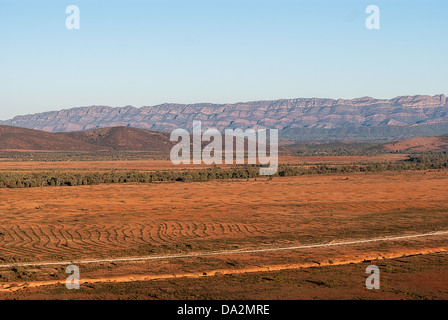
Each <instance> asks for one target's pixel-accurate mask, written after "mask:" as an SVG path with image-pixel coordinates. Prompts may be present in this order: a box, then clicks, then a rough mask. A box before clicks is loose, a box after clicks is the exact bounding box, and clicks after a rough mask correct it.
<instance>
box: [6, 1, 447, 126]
mask: <svg viewBox="0 0 448 320" xmlns="http://www.w3.org/2000/svg"><path fill="white" fill-rule="evenodd" d="M370 4H374V5H377V6H378V7H379V8H380V19H381V20H380V23H381V25H380V27H381V29H380V30H368V29H367V28H366V27H365V20H366V18H367V17H368V14H366V13H365V10H366V7H367V6H368V5H370ZM69 5H77V6H78V7H79V9H80V30H68V29H67V28H66V24H65V21H66V18H67V17H68V14H66V13H65V10H66V7H67V6H69ZM447 52H448V1H446V0H439V1H437V0H425V1H423V0H420V1H413V0H386V1H380V0H370V1H364V0H351V1H336V0H327V1H321V0H309V1H299V0H295V1H292V0H291V1H285V0H256V1H255V0H157V1H149V0H147V1H143V0H142V1H136V0H126V1H125V0H120V1H116V0H107V1H106V0H88V1H83V0H70V1H65V0H45V1H37V0H28V1H24V0H0V88H1V89H0V108H1V113H0V119H3V120H4V119H8V118H11V117H13V116H15V115H18V114H28V113H35V112H43V111H50V110H60V109H66V108H70V107H77V106H88V105H110V106H125V105H133V106H135V107H140V106H143V105H155V104H160V103H164V102H177V103H196V102H212V103H231V102H238V101H249V100H265V99H279V98H298V97H329V98H354V97H361V96H373V97H377V98H391V97H395V96H399V95H413V94H430V95H433V94H438V93H445V94H448V90H447V89H448V62H447V61H448V59H447V58H448V54H447Z"/></svg>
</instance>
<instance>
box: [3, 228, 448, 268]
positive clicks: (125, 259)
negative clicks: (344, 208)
mask: <svg viewBox="0 0 448 320" xmlns="http://www.w3.org/2000/svg"><path fill="white" fill-rule="evenodd" d="M442 235H448V231H437V232H430V233H420V234H413V235H400V236H391V237H383V238H373V239H360V240H350V241H341V242H333V241H332V242H330V243H319V244H310V245H301V246H290V247H275V248H263V249H246V250H244V249H243V250H233V251H213V252H199V253H191V254H175V255H161V256H155V255H153V256H140V257H123V258H109V259H88V260H73V261H53V262H26V263H10V264H0V268H12V267H38V266H41V267H42V266H52V265H70V264H93V263H107V262H114V263H116V262H133V261H149V260H170V259H179V258H192V257H210V256H225V255H236V254H253V253H266V252H278V251H292V250H301V249H314V248H324V247H334V246H348V245H354V244H365V243H372V242H385V241H401V240H408V239H416V238H424V237H434V236H442Z"/></svg>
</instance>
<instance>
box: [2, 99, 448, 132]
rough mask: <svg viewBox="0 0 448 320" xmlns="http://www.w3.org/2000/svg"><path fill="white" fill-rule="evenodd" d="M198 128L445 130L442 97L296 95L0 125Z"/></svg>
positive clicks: (447, 108) (49, 115)
mask: <svg viewBox="0 0 448 320" xmlns="http://www.w3.org/2000/svg"><path fill="white" fill-rule="evenodd" d="M194 120H200V121H202V127H203V128H206V127H216V128H218V129H220V130H223V129H225V128H241V129H247V128H269V129H274V128H275V129H279V130H280V136H281V137H282V138H285V139H289V140H296V141H319V140H322V141H332V140H340V141H355V140H356V141H369V140H378V141H390V140H398V139H403V138H408V137H416V136H435V135H441V134H445V133H448V101H447V98H446V96H445V95H443V94H440V95H435V96H427V95H417V96H401V97H396V98H394V99H374V98H371V97H363V98H357V99H351V100H344V99H323V98H299V99H282V100H272V101H253V102H245V103H235V104H210V103H200V104H169V103H165V104H161V105H156V106H144V107H140V108H135V107H132V106H126V107H116V108H114V107H108V106H90V107H78V108H71V109H65V110H60V111H50V112H44V113H37V114H32V115H22V116H16V117H15V118H13V119H10V120H6V121H0V125H9V126H18V127H24V128H30V129H37V130H43V131H47V132H73V131H85V130H90V129H97V128H107V127H116V126H127V127H135V128H142V129H148V130H151V131H159V132H170V131H172V130H174V129H176V128H184V129H187V130H189V131H191V129H192V123H193V121H194Z"/></svg>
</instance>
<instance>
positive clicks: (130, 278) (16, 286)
mask: <svg viewBox="0 0 448 320" xmlns="http://www.w3.org/2000/svg"><path fill="white" fill-rule="evenodd" d="M435 253H442V254H448V250H447V248H444V247H442V248H433V249H420V250H406V251H405V252H396V253H388V254H383V255H382V256H378V255H365V256H363V257H360V258H357V259H344V260H337V261H333V262H332V263H330V262H328V260H327V261H325V260H323V261H321V262H307V263H290V264H277V265H275V264H274V265H265V266H256V267H246V268H239V269H214V270H202V271H196V272H183V273H172V274H151V275H142V274H140V275H135V274H134V275H123V276H115V277H102V278H91V279H85V278H84V279H82V280H81V281H80V285H83V284H93V283H120V282H141V281H152V280H168V279H179V278H196V279H198V278H204V277H213V276H218V275H231V274H246V273H256V272H275V271H282V270H293V269H305V268H313V267H314V268H316V267H325V266H340V265H347V264H353V263H356V264H357V263H362V262H365V261H372V260H384V259H396V258H402V257H406V256H414V255H424V254H435ZM58 284H59V285H62V284H65V281H64V280H49V281H32V282H26V283H24V282H13V283H6V284H0V292H14V291H18V290H22V289H26V288H36V287H42V286H50V285H58Z"/></svg>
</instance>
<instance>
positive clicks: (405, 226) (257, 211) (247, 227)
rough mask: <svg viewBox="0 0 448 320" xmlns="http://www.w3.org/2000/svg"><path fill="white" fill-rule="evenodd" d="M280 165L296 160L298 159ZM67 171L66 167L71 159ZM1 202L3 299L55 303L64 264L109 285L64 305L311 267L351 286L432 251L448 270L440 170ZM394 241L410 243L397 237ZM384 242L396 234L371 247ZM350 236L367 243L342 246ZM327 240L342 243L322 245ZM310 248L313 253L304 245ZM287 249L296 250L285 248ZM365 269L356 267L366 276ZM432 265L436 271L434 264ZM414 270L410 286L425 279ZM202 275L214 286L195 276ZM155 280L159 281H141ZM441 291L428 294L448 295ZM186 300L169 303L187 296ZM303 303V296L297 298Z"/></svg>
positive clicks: (41, 193) (93, 191) (446, 186)
mask: <svg viewBox="0 0 448 320" xmlns="http://www.w3.org/2000/svg"><path fill="white" fill-rule="evenodd" d="M392 157H393V158H394V159H399V158H400V155H392V156H390V155H386V156H383V157H378V159H379V160H378V161H382V160H384V159H385V158H386V159H389V160H390V159H391V158H392ZM401 157H402V156H401ZM284 159H286V160H284V161H288V162H290V163H291V162H292V161H291V158H284ZM347 159H348V160H351V161H352V162H354V161H356V162H357V163H359V162H362V161H363V160H364V161H365V160H367V161H375V159H373V160H372V159H370V160H369V159H364V158H362V157H357V158H356V159H353V158H352V159H350V158H347V157H345V158H344V157H332V158H331V159H324V162H325V160H326V161H328V163H341V164H342V163H346V162H347ZM294 160H295V161H296V163H298V164H300V163H301V164H304V163H317V162H318V163H320V162H322V159H321V158H316V157H304V158H295V159H294ZM151 161H152V164H150V165H148V162H151ZM11 165H14V166H15V167H14V168H15V169H17V170H29V169H30V165H32V166H31V168H32V169H33V170H36V168H37V169H38V170H41V169H42V168H43V167H42V166H49V167H50V168H53V169H54V168H56V167H57V166H58V165H61V163H58V162H33V161H30V162H22V166H21V165H20V162H2V163H1V164H0V169H1V170H8V169H11ZM70 165H72V167H70V169H75V168H79V169H82V170H97V169H98V168H109V167H110V166H112V165H113V166H114V167H119V168H127V169H130V168H132V169H141V168H146V169H148V166H149V169H152V168H165V166H166V167H167V168H168V167H169V164H168V163H167V162H164V161H163V160H150V161H146V162H142V161H136V162H133V161H123V162H120V161H115V162H114V161H110V162H101V161H99V162H83V161H80V162H71V163H70ZM62 166H63V167H65V168H67V163H62ZM0 199H1V200H0V261H1V262H0V298H5V299H8V298H17V297H19V296H18V295H19V293H20V297H22V298H26V297H35V298H54V297H55V296H54V294H53V293H51V292H54V291H51V290H56V292H59V291H60V289H58V288H64V290H67V289H65V286H64V283H65V278H66V277H67V275H66V274H65V272H64V271H65V269H64V268H65V266H66V262H67V261H81V262H80V264H79V265H80V268H81V270H82V271H81V272H82V276H83V278H82V281H84V285H85V286H88V287H89V286H94V287H98V286H102V287H101V288H103V289H99V293H98V292H97V293H98V294H99V295H95V294H93V295H92V292H90V293H88V292H85V291H82V290H81V291H79V292H78V293H77V294H74V293H63V294H61V296H60V297H61V298H64V297H66V298H69V297H72V295H74V296H73V298H76V297H78V298H86V297H87V298H88V297H91V298H98V297H99V296H104V295H105V296H109V297H119V296H120V294H118V292H122V288H123V286H124V287H126V288H128V289H126V290H125V291H126V292H125V293H123V296H121V297H132V296H133V295H135V292H134V291H133V289H131V287H132V284H134V286H136V288H139V287H140V286H142V285H143V286H145V285H148V286H151V287H153V286H155V285H157V284H160V285H162V284H163V285H166V283H167V281H168V282H169V283H173V281H174V282H175V283H185V282H188V281H193V279H196V280H197V281H206V283H215V282H214V281H215V280H216V283H215V285H216V286H215V285H212V286H210V285H205V284H204V286H206V287H207V288H209V289H210V290H211V291H210V292H209V294H211V295H212V296H213V297H218V298H225V292H226V290H227V289H226V284H225V282H226V281H223V278H222V277H223V276H225V277H236V278H232V279H234V281H237V280H235V279H240V280H241V281H242V282H243V283H246V282H247V281H249V280H248V279H251V277H253V276H252V274H256V275H261V274H269V273H272V274H273V275H272V276H266V277H267V278H268V279H271V278H273V279H276V278H277V277H279V276H282V277H283V275H285V274H287V275H288V277H292V278H295V277H299V278H300V277H301V276H300V275H303V274H304V273H303V272H308V271H305V270H311V269H312V270H317V269H319V270H320V269H321V268H324V270H326V271H322V272H326V273H329V274H334V275H335V276H336V278H337V279H339V280H337V283H346V282H349V281H351V280H350V279H345V278H343V279H341V276H342V275H343V274H344V272H345V271H344V270H347V268H352V267H350V265H352V264H356V265H358V266H359V268H361V265H362V264H363V262H364V261H366V260H367V261H368V260H372V259H377V260H378V259H379V260H378V263H379V262H381V261H382V260H384V261H395V262H391V263H399V262H397V260H396V259H400V258H401V257H406V256H415V255H425V256H426V255H428V256H430V257H433V256H432V255H434V257H433V258H427V259H430V261H433V262H434V261H436V260H437V261H439V260H440V263H439V264H437V263H435V262H434V268H435V267H436V266H437V265H440V264H444V263H445V259H446V256H445V255H444V252H445V251H447V250H448V244H447V239H448V234H443V233H442V234H436V235H431V233H434V232H444V231H448V201H447V200H448V172H446V171H440V170H432V171H428V170H424V171H403V172H380V173H374V172H365V173H347V174H341V173H338V174H311V175H303V176H295V177H275V178H274V179H269V178H266V177H262V178H257V179H245V180H242V179H236V180H211V181H207V182H174V183H120V184H99V185H87V186H72V187H61V186H59V187H36V188H23V189H22V188H18V189H7V188H2V189H0ZM428 233H429V235H428V236H425V237H417V238H413V236H414V235H419V234H428ZM397 236H398V237H400V236H405V237H407V236H409V237H410V238H405V239H396V240H394V237H397ZM388 237H390V238H392V239H390V240H387V241H378V242H363V241H364V240H368V239H386V238H388ZM351 241H360V243H353V244H344V243H346V242H351ZM339 243H340V244H339ZM326 244H336V245H334V246H333V245H330V246H321V245H326ZM313 245H317V247H314V248H307V246H313ZM290 247H299V249H286V250H283V249H282V248H290ZM272 249H275V250H272ZM277 249H282V250H277ZM253 250H255V251H253ZM256 250H261V251H256ZM270 250H272V251H270ZM210 253H213V254H212V255H208V254H210ZM148 257H149V258H148ZM151 257H152V258H154V257H155V258H154V259H152V258H151ZM121 258H130V260H125V261H120V260H119V259H121ZM133 258H137V259H136V260H137V261H133V260H132V259H133ZM140 258H143V259H142V260H138V259H140ZM394 259H395V260H394ZM425 259H426V258H425ZM85 260H90V262H86V261H85ZM92 260H103V261H97V262H95V261H92ZM398 261H400V260H398ZM424 261H426V260H421V261H420V262H418V261H414V260H413V264H416V267H415V268H416V269H415V270H417V269H418V268H421V267H422V268H423V267H425V265H424V263H423V262H424ZM26 263H35V265H32V266H30V265H26ZM48 263H50V264H48ZM53 263H54V264H53ZM58 263H60V264H58ZM422 263H423V265H422ZM23 264H25V265H23ZM425 268H426V267H425ZM361 269H362V268H361ZM361 269H358V272H360V276H361V277H364V278H365V276H366V275H365V273H364V270H361ZM364 269H365V267H364ZM337 270H340V272H342V273H341V274H339V271H337ZM412 270H414V269H412ZM424 270H431V271H428V272H430V273H431V274H433V273H434V272H435V271H434V269H431V268H430V267H428V268H426V269H424ZM437 270H438V271H437V273H438V276H439V277H440V279H442V283H443V282H444V281H445V282H446V281H447V272H445V271H444V270H445V269H443V268H439V269H437ZM294 272H296V274H295V273H294ZM316 272H317V271H316ZM319 272H321V271H318V273H319ZM413 272H414V271H412V272H411V274H410V279H411V280H410V281H411V282H409V286H410V290H411V289H412V288H413V287H412V286H413V285H415V283H414V282H415V281H416V279H418V278H419V276H417V275H415V274H413ZM358 276H359V275H358ZM202 277H205V278H207V280H202V279H201V280H199V278H202ZM263 277H264V276H263ZM342 277H343V276H342ZM188 279H190V280H188ZM272 281H273V282H274V284H275V283H276V282H275V280H272ZM297 281H299V282H300V281H302V280H299V279H297ZM322 281H324V280H322ZM338 281H339V282H338ZM422 281H423V280H422ZM109 282H113V283H115V287H113V285H111V286H112V287H111V288H112V289H111V290H112V292H109V293H106V292H105V291H104V290H105V289H104V286H103V285H101V283H109ZM148 282H151V284H145V283H148ZM267 282H271V280H267ZM138 283H140V284H138ZM142 283H143V284H142ZM360 285H361V287H362V286H363V283H361V284H360ZM402 285H403V286H406V285H405V284H402ZM270 286H272V285H270ZM270 286H268V287H270ZM212 287H213V288H212ZM318 287H319V290H320V291H319V290H318V291H319V292H321V293H322V294H323V297H337V296H334V293H332V294H330V295H327V293H326V292H327V291H328V290H326V289H331V288H327V287H326V286H325V285H323V286H319V285H318ZM330 287H331V286H330ZM341 287H343V286H342V285H341ZM51 288H53V289H51ZM113 288H115V289H113ZM219 288H221V289H222V290H221V291H220V290H219ZM249 288H250V286H249V287H247V290H242V292H241V295H236V296H235V297H238V298H253V297H261V298H267V299H269V298H275V297H282V296H285V295H287V292H289V291H288V290H290V289H286V288H283V286H282V284H281V283H280V284H278V285H275V288H276V289H275V290H274V291H275V295H272V296H270V295H269V294H268V293H267V292H269V290H268V291H266V293H265V294H260V295H252V294H250V292H251V291H250V290H249ZM282 288H283V289H282ZM444 288H446V286H445V287H444ZM444 288H443V290H439V289H440V288H439V289H437V290H436V291H435V293H434V292H433V293H432V295H427V296H428V297H430V298H442V297H445V296H446V293H447V290H446V289H444ZM202 289H203V290H202V291H201V290H199V291H200V292H197V295H198V297H203V296H204V295H205V296H207V289H206V288H205V287H203V288H202ZM346 289H347V290H349V286H348V287H347V288H346ZM48 290H49V291H48ZM58 290H59V291H58ZM114 290H115V291H114ZM192 290H193V289H192ZM347 290H345V291H344V290H342V291H341V295H340V296H339V298H348V297H350V294H348V291H347ZM360 290H361V289H360ZM365 290H367V289H365V287H364V291H365ZM62 291H63V290H62ZM67 291H68V290H67ZM193 291H194V290H193ZM330 291H332V290H330ZM411 291H412V290H411ZM425 292H426V291H425ZM212 293H213V294H212ZM389 293H390V292H389ZM185 294H186V295H182V294H180V293H179V294H173V295H172V296H171V297H168V298H188V297H189V296H188V294H187V293H185ZM384 294H385V295H384V296H383V295H382V293H381V292H380V293H377V295H376V296H374V297H373V298H375V297H383V298H384V297H387V296H388V295H387V294H386V293H384ZM425 294H426V293H425ZM425 294H423V296H424V297H426V295H425ZM137 296H138V298H144V297H145V296H144V295H143V294H137ZM159 296H160V294H159ZM160 297H161V296H160ZM312 297H313V295H310V296H309V297H308V298H312ZM366 297H369V294H367V296H366ZM396 297H401V295H397V296H396ZM146 298H157V297H156V296H151V295H148V296H147V297H146ZM190 298H191V297H190ZM297 298H305V296H303V295H301V294H299V295H298V296H297Z"/></svg>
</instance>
